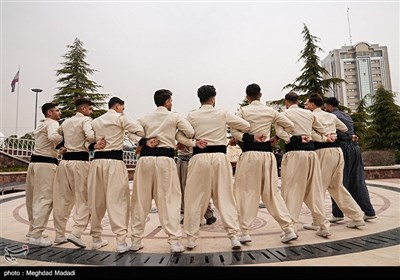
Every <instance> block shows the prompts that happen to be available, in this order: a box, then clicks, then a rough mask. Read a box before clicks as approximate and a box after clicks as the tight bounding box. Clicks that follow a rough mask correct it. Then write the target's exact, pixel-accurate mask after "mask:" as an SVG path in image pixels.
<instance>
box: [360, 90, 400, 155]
mask: <svg viewBox="0 0 400 280" xmlns="http://www.w3.org/2000/svg"><path fill="white" fill-rule="evenodd" d="M372 102H373V103H372V105H371V106H369V110H370V116H371V126H370V129H371V131H373V132H372V133H370V135H368V137H367V146H368V148H370V149H377V150H385V149H397V150H399V149H400V106H399V105H397V104H396V103H395V94H394V93H393V92H392V91H388V90H386V89H385V88H384V87H383V86H381V87H379V88H378V90H377V91H376V93H375V94H374V95H373V96H372Z"/></svg>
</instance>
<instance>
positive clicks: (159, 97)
mask: <svg viewBox="0 0 400 280" xmlns="http://www.w3.org/2000/svg"><path fill="white" fill-rule="evenodd" d="M171 96H172V92H171V91H170V90H169V89H159V90H157V91H156V92H155V93H154V103H156V106H157V107H159V106H163V105H164V104H165V101H167V100H168V99H170V98H171Z"/></svg>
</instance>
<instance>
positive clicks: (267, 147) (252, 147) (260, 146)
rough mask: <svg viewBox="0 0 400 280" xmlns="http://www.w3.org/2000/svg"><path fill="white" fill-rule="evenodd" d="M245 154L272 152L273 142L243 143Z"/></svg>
mask: <svg viewBox="0 0 400 280" xmlns="http://www.w3.org/2000/svg"><path fill="white" fill-rule="evenodd" d="M242 151H243V152H248V151H257V152H272V146H271V142H269V141H267V142H263V143H260V142H247V141H246V142H243V148H242Z"/></svg>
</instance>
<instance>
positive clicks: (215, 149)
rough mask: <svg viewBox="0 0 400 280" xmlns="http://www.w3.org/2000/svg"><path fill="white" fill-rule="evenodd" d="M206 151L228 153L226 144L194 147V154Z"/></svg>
mask: <svg viewBox="0 0 400 280" xmlns="http://www.w3.org/2000/svg"><path fill="white" fill-rule="evenodd" d="M204 153H207V154H208V153H210V154H211V153H224V154H226V146H225V145H216V146H206V147H205V148H204V149H200V148H198V147H193V155H196V154H204Z"/></svg>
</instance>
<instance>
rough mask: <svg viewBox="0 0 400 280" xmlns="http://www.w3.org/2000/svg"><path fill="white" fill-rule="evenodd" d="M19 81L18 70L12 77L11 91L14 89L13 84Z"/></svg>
mask: <svg viewBox="0 0 400 280" xmlns="http://www.w3.org/2000/svg"><path fill="white" fill-rule="evenodd" d="M18 82H19V70H18V72H17V74H15V76H14V79H13V80H12V81H11V92H14V91H15V84H16V83H18Z"/></svg>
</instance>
